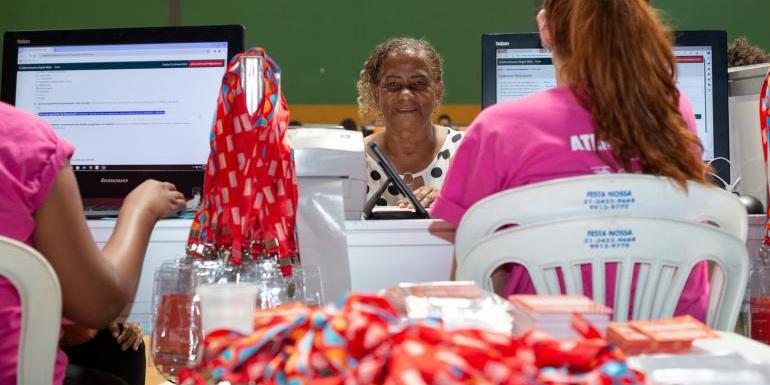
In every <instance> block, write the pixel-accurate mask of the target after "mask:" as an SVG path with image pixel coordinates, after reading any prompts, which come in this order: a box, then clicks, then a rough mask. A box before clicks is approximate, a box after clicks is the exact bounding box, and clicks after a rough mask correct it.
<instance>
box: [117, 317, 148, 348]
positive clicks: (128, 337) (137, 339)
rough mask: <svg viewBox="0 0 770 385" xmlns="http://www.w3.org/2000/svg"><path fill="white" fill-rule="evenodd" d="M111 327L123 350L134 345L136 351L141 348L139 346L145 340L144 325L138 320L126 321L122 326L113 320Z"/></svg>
mask: <svg viewBox="0 0 770 385" xmlns="http://www.w3.org/2000/svg"><path fill="white" fill-rule="evenodd" d="M109 328H110V333H112V336H113V337H115V339H116V340H117V342H118V344H120V348H121V349H123V350H127V349H128V348H130V347H133V348H134V350H135V351H136V350H139V346H140V345H142V342H143V341H144V340H143V336H144V334H143V333H142V325H141V324H140V323H138V322H125V323H123V327H122V328H121V327H120V325H119V324H118V323H116V322H113V323H111V324H110V326H109Z"/></svg>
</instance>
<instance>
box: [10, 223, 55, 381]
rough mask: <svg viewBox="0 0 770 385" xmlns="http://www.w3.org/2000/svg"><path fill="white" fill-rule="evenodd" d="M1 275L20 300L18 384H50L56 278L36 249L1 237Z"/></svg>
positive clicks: (53, 350) (52, 364) (53, 353)
mask: <svg viewBox="0 0 770 385" xmlns="http://www.w3.org/2000/svg"><path fill="white" fill-rule="evenodd" d="M0 275H2V276H4V277H6V278H7V279H8V280H9V281H10V282H11V283H12V284H13V285H14V286H15V287H16V290H17V291H18V292H19V298H20V299H21V308H22V309H21V321H22V322H21V337H20V341H19V357H18V366H17V371H16V383H18V384H50V383H51V382H52V381H53V371H54V362H55V359H56V351H57V349H58V342H59V329H60V325H61V317H62V299H61V289H60V287H59V279H58V278H57V276H56V272H54V270H53V268H51V265H50V264H49V263H48V261H47V260H46V259H45V258H44V257H43V256H42V255H40V253H38V252H37V251H36V250H35V249H33V248H31V247H29V246H27V245H25V244H23V243H21V242H17V241H15V240H12V239H10V238H6V237H2V236H0Z"/></svg>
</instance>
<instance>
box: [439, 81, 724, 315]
mask: <svg viewBox="0 0 770 385" xmlns="http://www.w3.org/2000/svg"><path fill="white" fill-rule="evenodd" d="M629 108H633V106H629ZM680 111H681V112H682V115H683V116H684V119H685V121H686V122H687V125H688V126H689V127H690V129H691V130H693V131H695V117H694V115H693V112H692V107H691V106H690V104H689V102H688V101H687V99H686V98H685V97H682V98H681V99H680ZM593 133H594V126H593V119H592V116H591V113H590V111H588V110H586V109H585V108H584V107H583V106H581V105H580V104H579V103H578V101H577V98H575V96H574V95H573V94H572V92H571V91H570V89H569V88H567V87H557V88H554V89H551V90H548V91H544V92H540V93H537V94H534V95H531V96H528V97H525V98H522V99H519V100H516V101H512V102H506V103H500V104H497V105H494V106H491V107H489V108H487V109H485V110H484V111H482V112H481V114H479V116H478V117H476V119H475V120H474V121H473V123H472V124H471V125H470V127H468V130H467V132H466V134H465V138H464V139H463V143H462V144H460V148H458V150H457V152H456V153H455V156H454V158H453V160H452V163H451V164H450V167H449V173H448V175H447V177H446V180H445V181H444V185H443V187H442V189H441V191H440V193H439V195H438V197H437V198H436V201H435V202H433V206H432V209H431V215H432V216H433V217H438V218H442V219H444V220H446V221H448V222H451V223H453V224H454V225H455V226H457V225H458V224H459V223H460V219H462V216H463V214H465V211H466V210H468V208H470V207H471V206H472V205H473V204H474V203H476V202H478V201H479V200H481V199H482V198H484V197H487V196H489V195H492V194H494V193H497V192H500V191H503V190H507V189H511V188H514V187H519V186H523V185H528V184H532V183H537V182H542V181H547V180H551V179H557V178H566V177H571V176H578V175H586V174H601V173H611V172H623V170H622V169H621V166H620V165H618V164H609V165H608V164H607V163H606V162H604V161H603V160H602V159H600V158H599V157H598V156H597V154H596V152H595V150H594V147H595V146H597V145H598V146H600V150H601V151H603V152H604V155H606V158H607V159H614V158H613V157H612V154H611V152H609V151H608V149H607V148H606V145H604V146H603V145H602V144H599V143H595V141H594V134H593ZM632 166H633V167H634V168H635V170H628V171H630V172H637V171H639V167H638V164H635V165H632ZM614 270H615V269H614V268H612V269H610V268H608V269H607V280H606V284H607V286H608V287H614V284H615V271H614ZM583 280H584V281H585V282H590V270H588V269H584V274H583ZM584 287H588V288H590V285H585V286H584ZM534 291H535V290H534V286H532V281H531V280H530V279H529V276H528V275H527V274H526V272H525V271H523V268H521V267H517V268H513V269H511V270H510V274H509V280H508V284H507V287H506V292H505V293H503V294H505V295H508V294H512V293H534ZM708 291H709V285H708V279H707V268H706V264H705V263H702V264H700V265H699V266H698V267H696V268H695V269H693V272H692V273H691V274H690V278H689V280H688V281H687V285H686V286H685V289H684V292H683V293H682V296H681V298H680V300H679V304H678V306H677V309H676V314H691V315H693V316H695V317H697V318H699V319H701V320H704V319H705V315H706V308H707V306H708ZM586 294H587V295H589V296H590V295H591V293H590V290H586ZM613 297H614V293H613V292H612V290H608V291H607V298H606V300H607V302H606V303H610V304H611V303H613ZM632 298H633V296H632Z"/></svg>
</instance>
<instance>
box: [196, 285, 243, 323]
mask: <svg viewBox="0 0 770 385" xmlns="http://www.w3.org/2000/svg"><path fill="white" fill-rule="evenodd" d="M257 292H258V288H257V285H254V284H251V283H220V284H203V285H200V286H198V287H197V288H196V289H195V296H196V299H197V301H198V303H199V305H200V309H201V325H202V329H203V334H204V336H205V335H206V334H208V333H210V332H211V331H214V330H217V329H227V330H233V331H237V332H239V333H242V334H251V333H252V332H253V329H254V328H253V324H254V321H253V320H254V310H255V309H256V306H257Z"/></svg>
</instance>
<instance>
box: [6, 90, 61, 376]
mask: <svg viewBox="0 0 770 385" xmlns="http://www.w3.org/2000/svg"><path fill="white" fill-rule="evenodd" d="M0 138H2V140H0V197H2V198H1V199H0V235H2V236H5V237H8V238H12V239H15V240H17V241H20V242H24V243H26V244H28V245H30V246H34V244H33V242H32V236H33V234H34V229H35V217H34V215H35V211H36V210H37V208H38V207H39V206H40V205H41V204H42V202H43V200H44V199H45V197H46V195H47V194H48V191H50V189H51V187H52V185H53V183H54V180H55V178H56V174H57V173H58V172H59V169H60V168H61V167H62V166H63V165H64V164H65V163H66V161H67V159H68V158H69V157H70V156H71V155H72V152H73V148H72V146H71V145H69V144H68V143H66V142H65V141H62V140H60V139H59V138H58V137H57V136H56V135H55V134H54V133H53V131H52V130H50V128H48V126H47V125H46V124H45V123H44V122H42V121H41V120H39V119H37V118H36V117H34V116H32V115H30V114H27V113H25V112H22V111H20V110H18V109H15V108H13V107H11V106H9V105H7V104H5V103H0ZM0 258H2V256H0ZM20 317H21V306H20V302H19V295H18V293H17V292H16V289H15V287H14V286H13V284H11V283H10V282H9V281H8V280H7V279H6V278H5V277H0V330H2V331H3V336H2V337H0V338H2V339H3V340H8V341H9V342H3V343H0V383H3V384H4V383H8V381H11V379H12V380H13V383H14V384H15V378H16V362H17V360H16V355H17V348H18V342H16V343H10V340H11V339H14V338H15V339H16V340H18V338H19V333H20V331H21V318H20ZM65 362H66V358H65V356H64V353H63V352H61V351H59V352H57V355H56V363H57V364H56V368H57V370H56V373H55V377H56V378H57V379H58V381H59V382H60V381H61V378H62V377H63V375H64V372H63V371H62V370H61V369H63V367H64V365H65Z"/></svg>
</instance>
